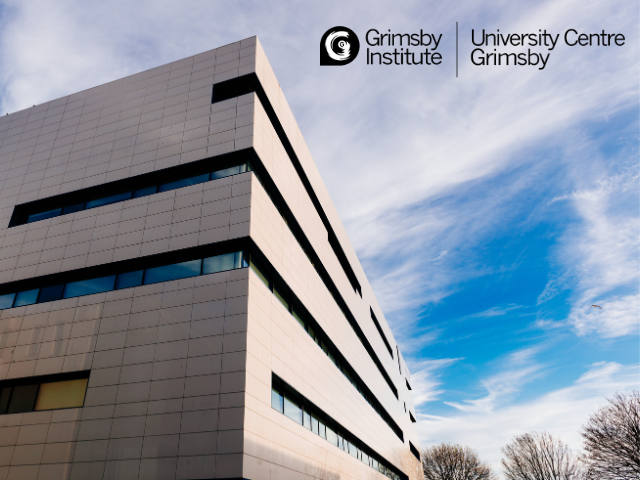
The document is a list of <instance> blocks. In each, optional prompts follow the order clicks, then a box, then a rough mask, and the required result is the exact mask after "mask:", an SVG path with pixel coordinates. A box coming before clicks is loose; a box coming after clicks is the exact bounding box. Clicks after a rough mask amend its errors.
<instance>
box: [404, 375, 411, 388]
mask: <svg viewBox="0 0 640 480" xmlns="http://www.w3.org/2000/svg"><path fill="white" fill-rule="evenodd" d="M404 381H405V382H407V390H411V385H409V380H407V379H406V378H405V379H404Z"/></svg>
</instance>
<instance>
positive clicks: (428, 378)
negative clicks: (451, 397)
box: [411, 358, 462, 407]
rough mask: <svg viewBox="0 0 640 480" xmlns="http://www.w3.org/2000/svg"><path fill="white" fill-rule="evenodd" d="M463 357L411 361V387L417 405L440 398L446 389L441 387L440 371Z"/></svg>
mask: <svg viewBox="0 0 640 480" xmlns="http://www.w3.org/2000/svg"><path fill="white" fill-rule="evenodd" d="M460 360H462V359H461V358H444V359H437V360H434V359H422V360H420V361H417V362H412V363H411V371H412V373H411V388H412V389H413V390H412V397H413V403H414V405H415V406H416V407H418V406H420V405H423V404H425V403H427V402H431V401H433V400H435V399H436V398H438V397H439V396H440V395H441V394H442V393H444V390H442V389H441V388H440V385H441V382H440V379H439V375H440V371H441V370H442V369H444V368H446V367H448V366H450V365H453V364H454V363H456V362H458V361H460Z"/></svg>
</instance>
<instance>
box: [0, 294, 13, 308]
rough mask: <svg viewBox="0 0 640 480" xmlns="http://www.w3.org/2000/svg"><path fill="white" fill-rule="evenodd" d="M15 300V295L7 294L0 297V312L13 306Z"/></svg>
mask: <svg viewBox="0 0 640 480" xmlns="http://www.w3.org/2000/svg"><path fill="white" fill-rule="evenodd" d="M15 299H16V294H15V293H7V294H6V295H0V310H4V309H5V308H11V307H12V306H13V302H14V300H15Z"/></svg>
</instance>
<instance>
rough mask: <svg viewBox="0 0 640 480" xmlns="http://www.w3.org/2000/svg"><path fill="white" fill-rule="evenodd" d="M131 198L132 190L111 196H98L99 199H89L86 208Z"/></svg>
mask: <svg viewBox="0 0 640 480" xmlns="http://www.w3.org/2000/svg"><path fill="white" fill-rule="evenodd" d="M130 198H131V192H124V193H118V194H117V195H111V196H109V197H103V198H98V199H97V200H89V201H88V202H87V204H86V205H85V208H87V209H89V208H96V207H101V206H103V205H109V204H110V203H116V202H122V201H123V200H129V199H130Z"/></svg>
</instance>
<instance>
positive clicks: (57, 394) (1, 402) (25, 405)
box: [0, 372, 89, 415]
mask: <svg viewBox="0 0 640 480" xmlns="http://www.w3.org/2000/svg"><path fill="white" fill-rule="evenodd" d="M88 382H89V372H76V373H71V374H68V373H67V374H60V375H47V376H44V377H31V378H21V379H16V380H6V381H3V382H0V415H3V414H8V413H24V412H33V411H39V410H58V409H61V408H75V407H82V406H83V405H84V397H85V393H86V391H87V383H88Z"/></svg>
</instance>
